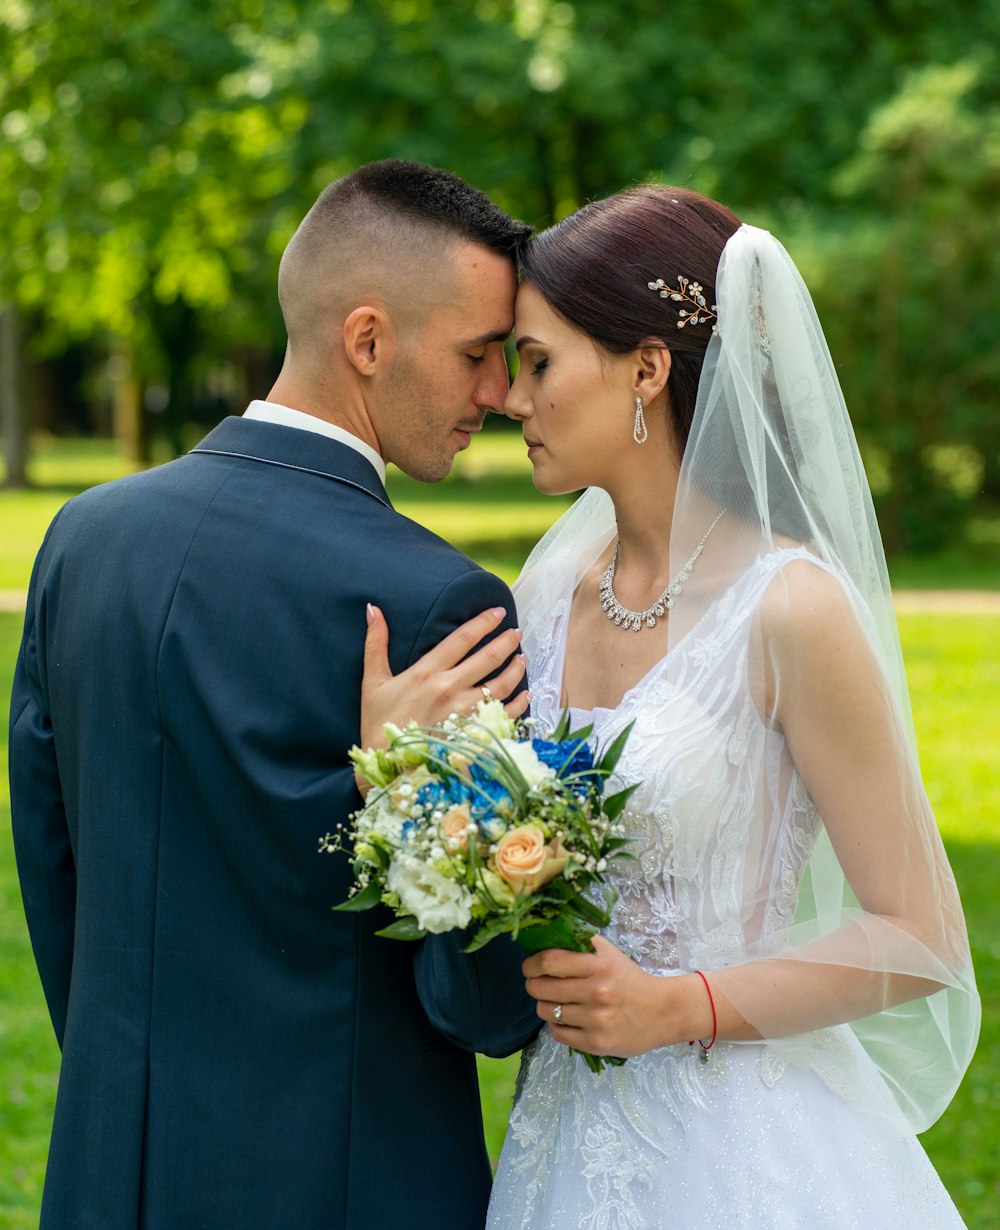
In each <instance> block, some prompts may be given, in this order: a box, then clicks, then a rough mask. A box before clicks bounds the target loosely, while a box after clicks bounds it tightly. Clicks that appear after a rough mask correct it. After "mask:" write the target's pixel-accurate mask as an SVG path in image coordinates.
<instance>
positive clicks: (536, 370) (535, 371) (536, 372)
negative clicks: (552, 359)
mask: <svg viewBox="0 0 1000 1230" xmlns="http://www.w3.org/2000/svg"><path fill="white" fill-rule="evenodd" d="M548 365H549V361H548V358H544V359H536V360H535V366H534V367H533V368H532V369H531V374H532V375H533V376H540V375H541V374H542V372H544V371H545V369H546V368H547V367H548Z"/></svg>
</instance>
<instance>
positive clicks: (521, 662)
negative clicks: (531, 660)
mask: <svg viewBox="0 0 1000 1230" xmlns="http://www.w3.org/2000/svg"><path fill="white" fill-rule="evenodd" d="M526 666H527V662H526V660H525V657H524V654H523V653H518V654H515V655H514V657H513V658H511V660H510V661H509V662H508V663H507V665H506V666H505V667H504V668H503V670H502V671H501V672H500V673H499V675H494V676H493V678H492V679H486V680H484V681H483V683H482V687H483V688H487V689H488V690H489V693H490V695H491V696H494V697H496V699H497V700H505V699H506V698H507V697H508V696H510V694H511V693H512V692H513V691H514V689H515V688H516V687H517V685H518V684H519V683H520V682H521V680H522V679H523V678H524V672H525V668H526ZM480 678H482V676H480ZM480 690H481V689H480Z"/></svg>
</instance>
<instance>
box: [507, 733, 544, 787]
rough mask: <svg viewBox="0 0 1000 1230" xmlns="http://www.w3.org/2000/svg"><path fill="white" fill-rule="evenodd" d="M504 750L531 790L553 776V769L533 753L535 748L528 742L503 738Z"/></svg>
mask: <svg viewBox="0 0 1000 1230" xmlns="http://www.w3.org/2000/svg"><path fill="white" fill-rule="evenodd" d="M502 742H503V747H504V751H505V752H506V753H507V754H508V756H510V758H511V760H513V762H514V763H515V764H516V765H517V767H518V769H519V770H520V771H521V776H522V777H523V778H524V780H525V781H526V782H527V783H528V789H529V790H533V789H534V788H535V787H536V786H540V785H541V784H542V782H544V781H547V780H548V779H549V778H550V777H555V775H556V772H555V769H550V768H549V766H548V765H546V764H542V762H541V761H540V760H539V759H538V757H537V756H536V755H535V749H534V748H533V747H532V746H531V744H530V743H526V742H525V743H521V742H518V741H517V740H516V739H504V740H503V741H502Z"/></svg>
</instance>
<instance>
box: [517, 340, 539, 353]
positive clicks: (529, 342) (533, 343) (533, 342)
mask: <svg viewBox="0 0 1000 1230" xmlns="http://www.w3.org/2000/svg"><path fill="white" fill-rule="evenodd" d="M544 345H545V343H544V342H540V341H539V340H538V338H537V337H519V338H518V339H517V341H516V342H515V343H514V349H515V350H516V351H517V352H518V353H519V354H520V352H521V347H522V346H544Z"/></svg>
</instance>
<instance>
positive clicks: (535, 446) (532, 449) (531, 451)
mask: <svg viewBox="0 0 1000 1230" xmlns="http://www.w3.org/2000/svg"><path fill="white" fill-rule="evenodd" d="M524 442H525V444H526V445H527V446H528V456H529V457H534V456H535V455H536V454H537V453H538V452H540V450H541V448H542V446H541V444H539V443H538V441H537V440H529V439H528V438H527V436H525V438H524Z"/></svg>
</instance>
